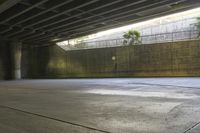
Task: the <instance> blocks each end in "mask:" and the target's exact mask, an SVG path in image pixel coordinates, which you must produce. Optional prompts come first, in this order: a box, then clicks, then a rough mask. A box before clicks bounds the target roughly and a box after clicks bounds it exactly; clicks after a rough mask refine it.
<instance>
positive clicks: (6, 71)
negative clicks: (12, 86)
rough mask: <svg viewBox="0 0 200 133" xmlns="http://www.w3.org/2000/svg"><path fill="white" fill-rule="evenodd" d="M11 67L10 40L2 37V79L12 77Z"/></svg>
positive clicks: (0, 65)
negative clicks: (7, 40)
mask: <svg viewBox="0 0 200 133" xmlns="http://www.w3.org/2000/svg"><path fill="white" fill-rule="evenodd" d="M11 67H12V64H11V53H10V45H9V44H8V42H6V41H4V40H2V39H0V79H11V77H12V71H11V70H12V69H11Z"/></svg>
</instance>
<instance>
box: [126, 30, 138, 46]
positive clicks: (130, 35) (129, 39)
mask: <svg viewBox="0 0 200 133" xmlns="http://www.w3.org/2000/svg"><path fill="white" fill-rule="evenodd" d="M123 38H124V44H125V45H126V44H128V45H132V44H139V43H140V38H141V34H140V32H138V31H136V30H129V31H128V32H125V33H124V35H123Z"/></svg>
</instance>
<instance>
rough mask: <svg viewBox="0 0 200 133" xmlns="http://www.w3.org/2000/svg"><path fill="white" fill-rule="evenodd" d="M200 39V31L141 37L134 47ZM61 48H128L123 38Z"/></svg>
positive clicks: (64, 45) (63, 45) (61, 45)
mask: <svg viewBox="0 0 200 133" xmlns="http://www.w3.org/2000/svg"><path fill="white" fill-rule="evenodd" d="M198 39H199V30H189V31H178V32H171V33H162V34H155V35H146V36H141V38H140V43H137V44H133V45H141V44H157V43H167V42H178V41H189V40H198ZM59 46H60V47H62V48H63V49H65V50H80V49H94V48H108V47H118V46H127V44H125V43H124V39H123V38H119V39H113V40H102V41H94V42H83V43H79V44H76V45H66V44H60V45H59Z"/></svg>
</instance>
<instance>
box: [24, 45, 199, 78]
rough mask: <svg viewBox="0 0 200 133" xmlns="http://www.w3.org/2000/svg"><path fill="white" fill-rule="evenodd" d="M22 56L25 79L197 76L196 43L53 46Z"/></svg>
mask: <svg viewBox="0 0 200 133" xmlns="http://www.w3.org/2000/svg"><path fill="white" fill-rule="evenodd" d="M22 55H23V56H22V60H23V62H22V64H23V65H22V70H23V74H22V75H23V77H25V78H66V77H140V76H141V77H144V76H200V41H190V42H178V43H177V42H176V43H165V44H150V45H135V46H127V47H116V48H102V49H90V50H78V51H67V52H66V51H64V50H62V49H61V48H60V47H58V46H56V45H54V46H49V47H42V48H34V49H29V50H25V51H24V52H23V54H22ZM114 58H115V60H113V59H114ZM26 59H28V61H27V60H26Z"/></svg>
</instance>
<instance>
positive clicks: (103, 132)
mask: <svg viewBox="0 0 200 133" xmlns="http://www.w3.org/2000/svg"><path fill="white" fill-rule="evenodd" d="M0 108H7V109H11V110H15V111H18V112H21V113H25V114H29V115H33V116H38V117H43V118H45V119H50V120H54V121H58V122H62V123H66V124H70V125H73V126H77V127H82V128H86V129H89V130H93V131H98V132H102V133H111V132H108V131H104V130H101V129H97V128H93V127H89V126H85V125H81V124H77V123H72V122H69V121H65V120H60V119H57V118H53V117H49V116H45V115H41V114H37V113H32V112H29V111H24V110H21V109H16V108H13V107H9V106H4V105H0Z"/></svg>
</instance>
